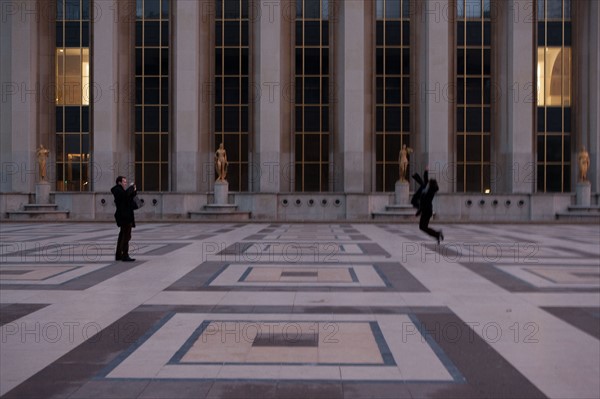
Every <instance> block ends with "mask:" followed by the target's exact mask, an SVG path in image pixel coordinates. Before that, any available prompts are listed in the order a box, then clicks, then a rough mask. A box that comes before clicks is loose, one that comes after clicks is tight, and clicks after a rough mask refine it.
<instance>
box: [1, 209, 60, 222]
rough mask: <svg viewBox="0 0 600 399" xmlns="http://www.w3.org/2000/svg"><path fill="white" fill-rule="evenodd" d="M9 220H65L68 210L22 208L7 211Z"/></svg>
mask: <svg viewBox="0 0 600 399" xmlns="http://www.w3.org/2000/svg"><path fill="white" fill-rule="evenodd" d="M7 214H8V219H9V220H66V219H68V218H69V211H60V210H41V211H39V210H35V211H34V210H31V211H27V210H22V211H9V212H7Z"/></svg>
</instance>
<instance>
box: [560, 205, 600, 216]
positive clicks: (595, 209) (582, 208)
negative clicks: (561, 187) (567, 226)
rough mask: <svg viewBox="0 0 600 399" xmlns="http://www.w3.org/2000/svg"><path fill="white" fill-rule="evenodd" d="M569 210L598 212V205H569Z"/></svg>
mask: <svg viewBox="0 0 600 399" xmlns="http://www.w3.org/2000/svg"><path fill="white" fill-rule="evenodd" d="M568 210H569V212H587V213H591V214H595V213H600V206H597V205H596V206H583V205H571V206H569V208H568Z"/></svg>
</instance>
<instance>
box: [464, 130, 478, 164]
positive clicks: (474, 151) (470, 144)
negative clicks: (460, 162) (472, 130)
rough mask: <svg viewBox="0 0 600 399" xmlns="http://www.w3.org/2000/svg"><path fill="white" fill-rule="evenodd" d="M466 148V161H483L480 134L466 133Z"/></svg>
mask: <svg viewBox="0 0 600 399" xmlns="http://www.w3.org/2000/svg"><path fill="white" fill-rule="evenodd" d="M465 144H466V146H467V148H466V153H465V156H466V161H467V162H481V161H482V159H481V150H482V142H481V136H480V135H466V136H465Z"/></svg>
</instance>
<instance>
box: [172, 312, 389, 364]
mask: <svg viewBox="0 0 600 399" xmlns="http://www.w3.org/2000/svg"><path fill="white" fill-rule="evenodd" d="M203 324H204V326H203V328H202V329H201V330H200V331H199V333H200V334H199V335H196V336H195V337H194V338H193V340H192V341H191V342H190V343H189V344H188V345H189V346H188V349H186V350H185V353H184V354H183V355H182V356H181V360H180V363H204V364H216V363H219V364H223V363H227V364H236V363H237V364H256V363H263V364H273V363H276V364H311V365H314V364H346V365H350V364H353V365H367V364H369V365H385V364H388V363H389V364H393V358H391V356H388V354H387V352H388V350H385V351H384V352H385V353H386V354H384V353H383V352H382V350H381V348H380V345H383V346H385V345H384V342H383V341H381V342H379V341H378V338H377V337H376V336H375V335H374V333H373V329H372V327H371V323H369V322H339V323H338V322H317V321H315V322H300V321H257V322H248V321H210V322H205V323H203ZM186 346H187V345H186Z"/></svg>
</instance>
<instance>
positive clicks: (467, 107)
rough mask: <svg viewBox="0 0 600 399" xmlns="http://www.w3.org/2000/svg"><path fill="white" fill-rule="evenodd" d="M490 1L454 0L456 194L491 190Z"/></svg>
mask: <svg viewBox="0 0 600 399" xmlns="http://www.w3.org/2000/svg"><path fill="white" fill-rule="evenodd" d="M490 1H491V0H457V2H456V5H457V21H456V160H457V162H456V178H457V182H456V190H457V192H489V190H490V153H491V151H490V133H491V132H490V125H491V124H490V117H491V105H490V104H491V102H490V99H491V67H490V65H491V50H490V46H491V19H490Z"/></svg>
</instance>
